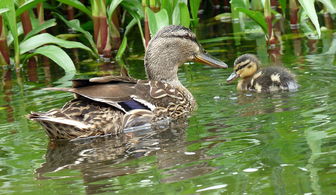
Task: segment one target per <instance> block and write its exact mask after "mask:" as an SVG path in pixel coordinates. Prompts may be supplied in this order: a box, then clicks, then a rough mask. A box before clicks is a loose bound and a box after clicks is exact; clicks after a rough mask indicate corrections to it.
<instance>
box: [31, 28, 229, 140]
mask: <svg viewBox="0 0 336 195" xmlns="http://www.w3.org/2000/svg"><path fill="white" fill-rule="evenodd" d="M187 61H201V62H203V63H205V64H208V65H212V66H215V67H218V68H226V67H227V65H226V64H225V63H223V62H222V61H219V60H217V59H215V58H212V57H211V56H209V55H207V54H205V53H204V50H203V48H202V47H201V46H200V45H199V44H198V43H197V41H196V38H195V35H194V34H193V33H192V32H191V31H190V30H189V29H187V28H184V27H181V26H168V27H164V28H162V29H161V30H160V31H159V32H158V33H157V35H156V36H155V37H153V39H152V40H151V41H150V42H149V45H148V48H147V51H146V54H145V68H146V72H147V77H148V79H149V80H137V79H133V78H129V77H116V76H107V77H98V78H92V79H77V80H73V88H58V89H57V88H55V89H52V90H59V91H66V92H71V93H74V94H76V97H77V98H76V99H74V100H71V101H70V102H68V103H66V104H65V105H64V106H63V108H61V109H54V110H50V111H48V112H46V113H32V114H30V115H29V116H28V117H29V118H30V119H32V120H36V121H38V122H39V123H41V124H42V126H43V127H44V128H45V129H46V132H47V134H48V136H49V137H50V139H74V138H79V137H88V136H97V135H104V134H114V135H115V134H119V133H121V132H122V131H123V129H125V128H128V127H134V126H139V125H143V124H146V123H151V122H153V121H156V120H160V119H162V118H171V119H177V118H182V117H186V116H187V115H189V114H190V113H191V112H192V111H193V110H194V109H195V107H196V102H195V100H194V98H193V96H192V94H191V93H190V92H189V91H188V90H187V89H186V88H185V87H184V86H183V85H182V84H181V83H180V81H179V80H178V77H177V71H178V67H179V66H180V65H182V64H183V63H185V62H187Z"/></svg>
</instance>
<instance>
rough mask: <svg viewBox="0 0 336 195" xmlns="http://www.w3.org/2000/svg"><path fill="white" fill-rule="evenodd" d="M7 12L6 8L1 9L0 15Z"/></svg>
mask: <svg viewBox="0 0 336 195" xmlns="http://www.w3.org/2000/svg"><path fill="white" fill-rule="evenodd" d="M8 11H9V9H7V8H2V9H0V15H2V14H3V13H5V12H8Z"/></svg>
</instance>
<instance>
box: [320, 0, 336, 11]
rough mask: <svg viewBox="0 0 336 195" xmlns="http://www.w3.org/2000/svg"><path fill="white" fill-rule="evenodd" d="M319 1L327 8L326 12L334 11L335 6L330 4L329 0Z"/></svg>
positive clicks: (335, 9)
mask: <svg viewBox="0 0 336 195" xmlns="http://www.w3.org/2000/svg"><path fill="white" fill-rule="evenodd" d="M319 1H320V2H321V3H323V5H324V7H325V8H326V9H327V11H328V12H330V13H332V14H334V13H336V7H335V6H334V5H333V4H332V2H331V0H319ZM334 2H335V1H334Z"/></svg>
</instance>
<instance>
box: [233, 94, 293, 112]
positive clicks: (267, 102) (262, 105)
mask: <svg viewBox="0 0 336 195" xmlns="http://www.w3.org/2000/svg"><path fill="white" fill-rule="evenodd" d="M293 95H295V94H294V93H292V92H283V93H267V94H257V93H253V92H251V93H243V92H242V93H239V94H238V96H237V103H238V104H239V105H241V106H242V107H240V108H239V113H240V115H241V116H254V115H259V114H267V113H274V112H284V111H289V110H293V109H295V106H293V105H291V104H289V101H290V99H291V97H292V96H293Z"/></svg>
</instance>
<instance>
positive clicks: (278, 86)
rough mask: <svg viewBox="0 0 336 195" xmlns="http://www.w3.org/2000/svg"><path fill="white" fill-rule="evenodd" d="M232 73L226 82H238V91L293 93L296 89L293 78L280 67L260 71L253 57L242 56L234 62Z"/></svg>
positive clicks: (248, 55) (256, 60)
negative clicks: (237, 79)
mask: <svg viewBox="0 0 336 195" xmlns="http://www.w3.org/2000/svg"><path fill="white" fill-rule="evenodd" d="M234 70H235V71H234V72H233V73H232V74H231V76H230V77H229V78H228V79H227V81H228V82H231V81H232V80H234V79H236V78H239V77H240V78H241V80H239V82H238V85H237V89H238V90H240V91H255V92H259V93H260V92H275V91H293V90H296V89H297V88H298V84H297V82H296V80H295V76H294V75H293V74H292V73H291V72H290V71H289V70H287V69H286V68H284V67H281V66H270V67H266V68H263V69H260V61H259V60H258V59H257V57H256V56H255V55H252V54H244V55H242V56H240V57H238V58H237V59H236V60H235V62H234Z"/></svg>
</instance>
